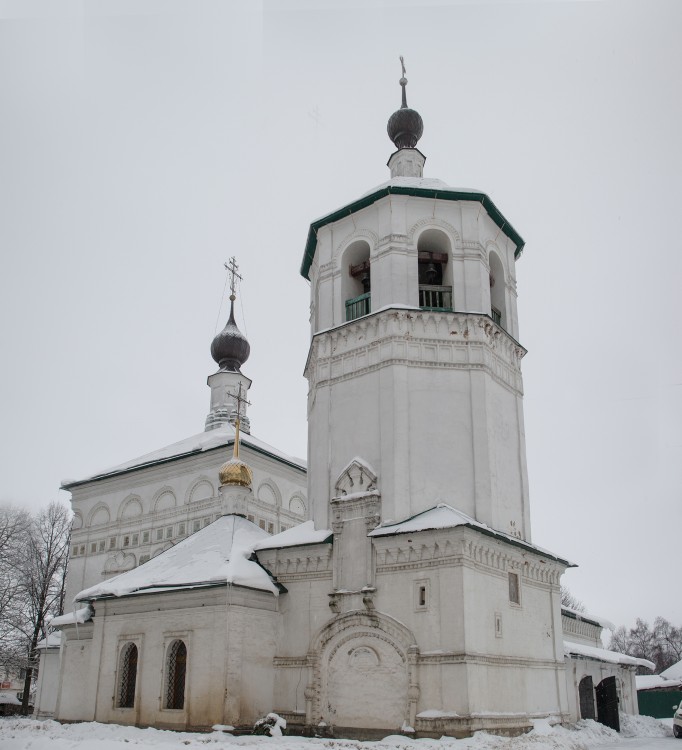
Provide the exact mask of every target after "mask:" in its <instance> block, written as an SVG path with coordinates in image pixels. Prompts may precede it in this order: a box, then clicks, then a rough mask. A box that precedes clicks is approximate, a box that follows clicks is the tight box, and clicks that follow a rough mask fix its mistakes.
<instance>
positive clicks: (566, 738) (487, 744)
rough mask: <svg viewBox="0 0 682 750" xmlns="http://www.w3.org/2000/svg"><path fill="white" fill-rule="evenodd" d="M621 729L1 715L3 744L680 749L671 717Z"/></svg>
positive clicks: (50, 748) (13, 747)
mask: <svg viewBox="0 0 682 750" xmlns="http://www.w3.org/2000/svg"><path fill="white" fill-rule="evenodd" d="M621 719H622V724H621V734H620V735H619V734H617V733H616V732H614V731H613V730H611V729H608V728H607V727H604V726H602V725H601V724H597V723H596V722H594V721H581V722H579V723H578V724H577V725H576V727H575V728H574V729H565V728H563V727H558V726H557V727H550V726H549V724H548V723H547V722H545V721H538V722H536V724H535V729H533V731H532V732H529V733H528V734H525V735H523V736H521V737H513V738H506V737H496V736H494V735H491V734H486V733H485V732H478V733H477V734H476V735H474V737H471V738H469V739H464V740H454V739H452V738H450V737H444V738H443V739H441V740H411V739H409V738H407V737H403V736H398V735H395V736H390V737H386V738H384V739H383V740H381V741H380V742H356V741H354V740H329V739H302V738H300V737H277V738H271V737H255V736H242V737H233V736H231V735H229V734H225V733H223V732H212V733H210V734H191V733H188V732H166V731H161V730H158V729H136V728H134V727H122V726H118V725H114V724H96V723H83V724H65V725H62V724H58V723H57V722H55V721H35V720H34V719H23V718H14V717H7V718H0V748H2V750H90V749H91V748H92V750H131V747H132V746H137V747H138V748H154V750H241V748H244V750H247V749H248V750H275V748H278V749H279V748H282V749H283V750H591V748H599V750H682V740H676V739H674V738H673V736H672V729H671V726H672V720H667V722H666V720H663V721H659V720H658V719H652V718H650V717H648V716H628V717H625V716H622V717H621Z"/></svg>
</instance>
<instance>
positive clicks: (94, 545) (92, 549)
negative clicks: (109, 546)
mask: <svg viewBox="0 0 682 750" xmlns="http://www.w3.org/2000/svg"><path fill="white" fill-rule="evenodd" d="M95 552H97V542H92V543H91V544H90V554H91V555H94V554H95Z"/></svg>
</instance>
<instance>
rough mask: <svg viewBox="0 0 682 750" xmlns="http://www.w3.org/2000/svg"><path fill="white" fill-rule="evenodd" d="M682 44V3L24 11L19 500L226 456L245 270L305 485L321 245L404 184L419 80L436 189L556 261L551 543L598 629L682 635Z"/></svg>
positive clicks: (13, 138)
mask: <svg viewBox="0 0 682 750" xmlns="http://www.w3.org/2000/svg"><path fill="white" fill-rule="evenodd" d="M680 28H682V4H680V3H679V2H676V1H675V0H670V1H669V2H661V1H660V0H646V1H644V0H641V2H627V0H625V1H623V0H619V1H618V2H553V1H551V0H547V1H545V2H541V1H538V2H461V3H456V2H431V3H416V2H412V3H395V2H390V3H389V2H371V1H369V2H358V3H347V2H344V3H340V2H335V3H331V2H319V1H317V2H306V3H304V2H298V3H296V2H285V1H283V0H277V1H275V0H272V2H248V3H247V2H234V3H231V2H211V1H210V0H203V1H202V2H201V3H196V2H178V1H177V0H175V1H172V0H164V1H163V2H162V1H161V0H159V1H158V2H152V1H151V0H135V1H134V2H133V0H130V2H121V1H119V2H105V1H102V0H89V1H88V2H31V1H30V0H29V1H28V2H26V1H22V2H2V0H0V249H1V252H2V260H3V272H2V274H1V275H0V314H1V318H0V319H1V320H2V323H1V324H0V347H1V351H2V359H3V367H2V368H1V369H0V398H1V399H2V401H1V403H0V414H1V415H2V420H1V427H0V430H1V436H2V446H3V450H2V456H3V461H2V466H3V470H2V480H1V481H0V500H2V501H12V502H15V503H18V504H22V505H27V506H31V507H36V506H38V505H41V504H44V503H46V502H47V501H49V500H50V499H52V498H54V497H56V496H58V495H64V496H65V493H59V492H58V486H59V482H60V480H61V479H62V478H65V477H78V476H79V475H85V474H88V473H90V472H91V471H94V470H96V469H99V468H102V467H105V466H107V465H111V464H115V463H118V462H120V461H124V460H126V459H129V458H131V457H133V456H135V455H139V454H142V453H145V452H147V451H150V450H153V449H155V448H158V447H161V446H162V445H165V444H167V443H170V442H173V441H175V440H179V439H181V438H183V437H186V436H188V435H190V434H193V433H195V432H199V431H200V430H202V429H203V422H204V418H205V415H206V413H207V411H208V403H209V392H208V388H207V387H206V385H205V380H206V376H207V375H208V374H209V373H210V372H212V371H213V369H214V363H213V362H212V360H211V358H210V354H209V345H210V342H211V338H212V337H213V334H214V329H215V322H216V316H217V314H218V309H219V306H220V298H221V293H222V290H223V286H224V282H225V276H224V271H223V268H222V263H223V261H224V260H227V259H228V257H229V256H231V255H236V256H237V259H238V262H239V264H240V266H241V270H242V273H243V276H244V283H243V286H242V294H241V297H240V301H239V303H238V309H237V312H238V318H239V323H240V326H241V327H242V330H246V332H247V334H248V338H249V340H250V342H251V350H252V355H251V359H250V360H249V361H248V363H247V364H246V365H245V367H244V368H243V369H244V372H245V374H246V375H248V376H249V377H251V378H252V379H253V381H254V385H253V387H252V389H251V393H250V398H251V401H252V404H253V405H252V407H251V409H250V416H251V423H252V431H253V433H254V434H255V435H257V436H258V437H260V438H262V439H264V440H267V441H268V442H271V443H273V444H274V445H276V446H278V447H280V448H281V449H283V450H286V451H288V452H290V453H294V454H296V455H303V456H305V452H306V425H305V416H306V390H307V389H306V383H305V380H304V379H303V377H302V372H303V367H304V364H305V359H306V354H307V347H308V339H309V327H308V284H307V282H305V281H304V280H303V279H302V278H301V277H300V276H299V273H298V270H299V266H300V262H301V257H302V252H303V246H304V243H305V238H306V232H307V229H308V225H309V223H310V221H311V220H313V219H314V218H316V217H317V216H319V215H321V214H324V213H327V212H328V211H330V210H332V209H334V208H336V207H338V206H339V205H341V204H343V203H346V202H348V201H350V200H352V199H354V198H356V197H358V196H359V195H360V194H362V193H364V192H366V191H368V190H369V189H370V188H372V187H373V186H375V185H377V184H379V183H381V182H383V181H384V180H386V179H387V178H388V169H387V168H386V166H385V163H386V160H387V159H388V157H389V155H390V154H391V152H392V148H393V147H392V144H391V143H390V141H389V140H388V137H387V136H386V131H385V126H386V121H387V119H388V117H389V116H390V114H391V112H393V111H394V110H395V109H396V108H397V107H398V106H399V103H400V87H399V86H398V78H399V77H400V66H399V62H398V56H399V55H401V54H402V55H404V56H405V59H406V64H407V77H408V79H409V85H408V101H409V103H410V105H411V106H413V107H414V108H416V109H418V110H419V112H420V113H421V115H422V117H423V118H424V124H425V127H424V136H423V138H422V140H421V141H420V149H421V150H422V151H423V152H424V153H425V154H426V156H427V163H426V168H425V175H426V176H429V177H438V178H440V179H443V180H444V181H446V182H448V183H449V184H451V185H455V186H462V187H474V188H479V189H481V190H483V191H485V192H487V193H488V194H489V195H490V196H491V198H492V199H493V201H495V203H496V204H497V205H498V207H499V208H500V209H501V211H502V212H503V213H504V215H505V216H506V217H507V218H508V219H509V220H510V221H511V222H512V223H513V225H514V227H515V229H516V230H517V231H518V232H519V233H520V234H521V235H522V236H523V237H524V239H525V240H526V243H527V244H526V250H525V252H524V254H523V256H522V258H521V259H520V261H519V262H518V265H517V276H518V291H519V316H520V326H521V337H520V338H521V343H522V344H523V345H524V346H525V347H526V348H527V349H528V350H529V354H528V355H527V357H526V358H525V360H524V362H523V371H524V382H525V392H526V398H525V415H526V436H527V446H528V468H529V476H530V489H531V509H532V520H533V539H534V541H535V542H536V543H537V544H539V545H541V546H543V547H546V548H549V549H551V550H553V551H555V552H556V553H558V554H562V555H566V556H568V557H569V558H571V559H573V560H575V561H576V562H577V563H579V565H580V567H579V568H578V569H577V570H575V571H570V572H569V573H568V574H567V576H566V578H565V583H566V584H567V585H568V586H569V587H570V588H571V590H572V591H573V593H574V594H575V595H576V596H577V597H578V598H580V599H582V600H583V601H584V602H585V604H586V605H587V607H588V609H589V610H590V611H593V612H594V613H596V614H601V615H603V616H605V617H608V618H610V619H611V620H614V621H615V622H616V623H617V624H626V625H632V624H633V623H634V619H635V617H637V616H642V617H644V618H647V619H649V620H652V619H653V618H654V617H655V616H656V615H658V614H660V615H663V616H666V617H668V618H669V619H671V620H673V621H675V622H676V623H677V624H682V600H681V598H680V597H679V596H678V595H677V593H676V585H677V580H678V579H679V566H680V562H679V555H678V554H676V552H677V550H679V537H680V528H681V527H682V512H681V508H682V428H681V427H680V424H681V421H682V420H681V419H680V416H681V414H682V353H681V347H680V344H681V341H682V336H681V335H680V329H679V322H678V318H679V309H678V308H679V304H680V303H679V300H680V294H679V289H680V283H681V281H682V261H681V258H682V254H681V253H680V240H679V229H678V224H679V221H678V217H679V215H680V210H679V205H678V204H679V200H680V197H681V196H682V190H681V187H682V149H681V147H680V136H679V133H680V123H681V122H682V103H681V100H680V95H679V76H680V70H682V47H681V46H680V44H679V29H680ZM242 305H243V316H242ZM225 317H226V310H225V308H224V307H223V313H222V319H221V323H220V324H221V326H222V325H223V324H224V322H225ZM434 418H436V417H434Z"/></svg>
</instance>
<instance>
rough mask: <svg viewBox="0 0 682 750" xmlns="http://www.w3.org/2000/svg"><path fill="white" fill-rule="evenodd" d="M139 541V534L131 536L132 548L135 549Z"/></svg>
mask: <svg viewBox="0 0 682 750" xmlns="http://www.w3.org/2000/svg"><path fill="white" fill-rule="evenodd" d="M139 541H140V536H139V534H133V547H137V545H138V542H139Z"/></svg>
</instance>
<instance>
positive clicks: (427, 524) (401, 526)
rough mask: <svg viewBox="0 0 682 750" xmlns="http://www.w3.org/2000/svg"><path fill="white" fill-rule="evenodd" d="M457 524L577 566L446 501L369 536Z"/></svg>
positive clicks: (443, 527)
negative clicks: (485, 522) (477, 519)
mask: <svg viewBox="0 0 682 750" xmlns="http://www.w3.org/2000/svg"><path fill="white" fill-rule="evenodd" d="M456 526H466V527H468V528H471V529H476V530H477V531H480V532H482V533H483V534H487V535H488V536H493V537H495V538H497V539H500V540H501V541H504V542H508V543H509V544H513V545H514V546H517V547H521V548H522V549H528V550H530V551H531V552H535V553H536V554H541V555H545V556H547V557H549V558H551V559H552V560H556V561H557V562H561V563H564V564H565V565H568V566H569V567H575V563H572V562H570V561H568V560H564V559H563V558H561V557H557V556H556V555H555V554H553V553H552V552H549V551H548V550H546V549H543V548H542V547H538V546H536V545H535V544H531V543H530V542H526V541H525V540H523V539H519V538H518V537H515V536H511V535H510V534H505V533H504V532H503V531H497V530H496V529H493V528H491V527H490V526H487V525H486V524H484V523H481V522H480V521H476V520H475V519H474V518H472V517H471V516H468V515H467V514H466V513H462V511H461V510H457V509H456V508H453V507H452V506H450V505H447V504H446V503H439V504H438V505H436V506H435V507H433V508H429V509H428V510H425V511H422V512H421V513H417V515H415V516H411V517H410V518H407V519H405V520H404V521H399V522H397V523H396V522H393V521H390V522H388V523H385V524H384V525H381V526H377V528H376V529H374V530H373V531H370V532H369V534H368V536H370V537H380V536H393V535H396V534H411V533H416V532H419V531H428V530H435V529H449V528H454V527H456Z"/></svg>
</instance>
